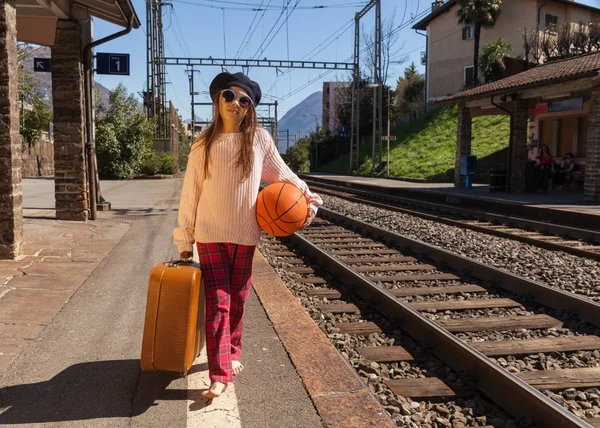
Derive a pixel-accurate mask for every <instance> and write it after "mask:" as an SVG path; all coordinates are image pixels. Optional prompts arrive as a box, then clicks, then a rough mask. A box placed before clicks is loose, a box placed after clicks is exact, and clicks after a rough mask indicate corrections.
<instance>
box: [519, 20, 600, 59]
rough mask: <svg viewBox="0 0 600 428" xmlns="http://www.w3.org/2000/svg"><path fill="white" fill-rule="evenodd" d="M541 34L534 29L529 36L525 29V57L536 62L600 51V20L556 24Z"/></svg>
mask: <svg viewBox="0 0 600 428" xmlns="http://www.w3.org/2000/svg"><path fill="white" fill-rule="evenodd" d="M539 34H540V32H539V31H537V30H536V29H533V30H531V36H529V37H528V36H527V29H525V30H524V40H523V42H524V43H523V47H524V50H525V57H526V59H527V60H528V61H529V56H530V55H531V58H532V62H533V63H535V64H539V63H541V62H551V61H555V60H559V59H564V58H570V57H573V56H577V55H584V54H588V53H592V52H598V51H600V22H591V23H589V24H585V23H579V24H576V23H567V24H564V25H558V26H556V25H554V26H552V27H549V28H547V29H545V30H544V31H543V32H542V33H541V35H539Z"/></svg>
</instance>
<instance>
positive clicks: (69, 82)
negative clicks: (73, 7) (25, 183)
mask: <svg viewBox="0 0 600 428" xmlns="http://www.w3.org/2000/svg"><path fill="white" fill-rule="evenodd" d="M52 97H53V103H54V120H53V122H54V168H55V181H54V186H55V187H54V190H55V197H56V218H57V219H59V220H83V221H84V220H87V218H88V185H87V168H86V163H85V152H84V148H85V145H84V141H85V110H84V109H85V107H84V90H83V59H82V46H81V27H80V24H79V23H78V22H76V21H68V20H59V21H58V23H57V28H56V42H55V44H54V46H53V47H52Z"/></svg>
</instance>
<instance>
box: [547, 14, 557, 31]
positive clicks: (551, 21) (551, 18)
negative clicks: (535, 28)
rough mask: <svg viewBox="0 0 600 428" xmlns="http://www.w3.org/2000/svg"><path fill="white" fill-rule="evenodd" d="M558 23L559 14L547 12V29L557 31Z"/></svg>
mask: <svg viewBox="0 0 600 428" xmlns="http://www.w3.org/2000/svg"><path fill="white" fill-rule="evenodd" d="M557 25H558V16H556V15H550V14H549V13H547V14H546V27H545V28H546V30H550V31H556V26H557Z"/></svg>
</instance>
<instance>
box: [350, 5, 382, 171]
mask: <svg viewBox="0 0 600 428" xmlns="http://www.w3.org/2000/svg"><path fill="white" fill-rule="evenodd" d="M374 6H375V55H374V59H375V61H374V64H373V78H374V82H373V84H375V85H379V88H376V89H375V90H374V92H373V94H374V97H373V135H374V137H373V169H375V165H378V164H380V163H381V137H382V118H381V116H382V108H383V99H382V98H383V82H382V78H381V46H382V42H383V39H382V37H383V36H382V31H381V0H371V1H369V3H368V4H367V5H366V6H365V7H364V8H363V9H362V10H361V11H360V12H357V13H356V15H355V16H354V66H353V82H352V116H351V122H352V123H351V133H350V167H349V173H350V174H351V173H352V171H353V170H355V169H356V168H358V162H359V141H360V92H361V91H360V66H359V63H360V19H361V18H362V17H363V16H365V15H366V14H367V12H369V11H370V10H371V9H372V8H373V7H374Z"/></svg>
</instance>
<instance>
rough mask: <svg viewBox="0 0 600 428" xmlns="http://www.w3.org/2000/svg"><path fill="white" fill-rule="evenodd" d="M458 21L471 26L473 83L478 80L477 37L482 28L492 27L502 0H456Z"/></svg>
mask: <svg viewBox="0 0 600 428" xmlns="http://www.w3.org/2000/svg"><path fill="white" fill-rule="evenodd" d="M458 5H459V9H458V11H457V12H456V16H457V17H458V23H459V24H461V25H464V26H473V28H474V30H475V34H474V37H473V38H474V42H475V43H474V46H473V84H474V85H477V83H478V82H479V74H478V70H479V39H480V36H481V29H482V28H493V27H494V26H495V25H496V22H497V21H498V18H499V17H500V14H501V9H500V7H501V6H502V0H458Z"/></svg>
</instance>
